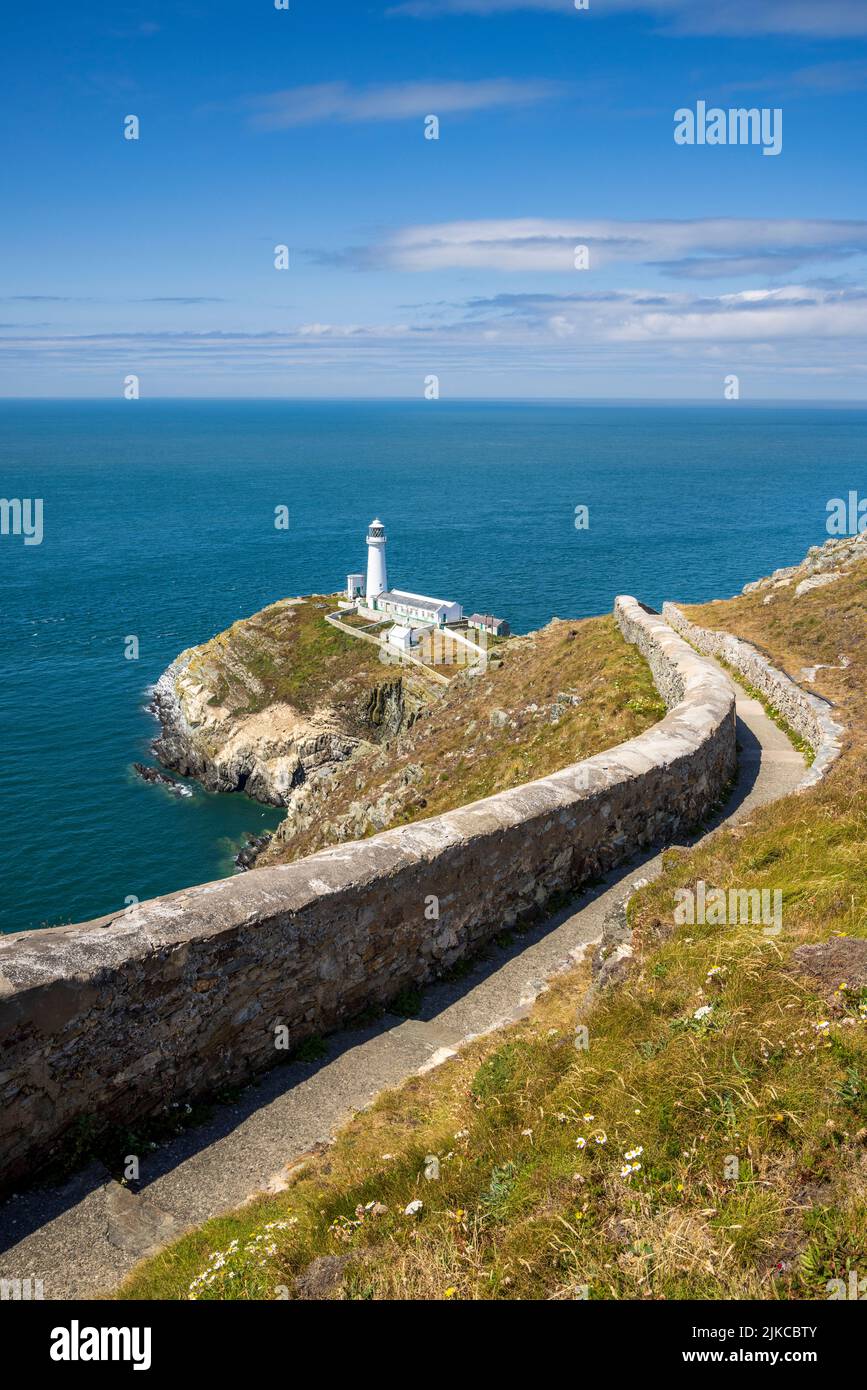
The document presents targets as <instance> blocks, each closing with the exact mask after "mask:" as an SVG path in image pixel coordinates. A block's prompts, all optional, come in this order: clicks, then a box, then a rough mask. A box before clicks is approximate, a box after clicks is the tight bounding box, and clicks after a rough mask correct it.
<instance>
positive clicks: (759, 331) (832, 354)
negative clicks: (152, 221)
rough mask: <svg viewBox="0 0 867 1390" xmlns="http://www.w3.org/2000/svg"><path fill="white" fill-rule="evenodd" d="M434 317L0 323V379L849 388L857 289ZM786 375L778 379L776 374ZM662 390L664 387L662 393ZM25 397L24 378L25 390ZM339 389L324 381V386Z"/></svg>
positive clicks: (670, 295) (607, 295)
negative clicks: (741, 379) (213, 324)
mask: <svg viewBox="0 0 867 1390" xmlns="http://www.w3.org/2000/svg"><path fill="white" fill-rule="evenodd" d="M438 307H439V308H440V309H442V308H445V307H450V308H451V313H450V314H448V315H447V316H446V315H442V316H440V317H439V318H438V319H436V320H434V319H432V318H428V319H425V317H424V315H423V314H422V313H419V315H418V317H417V319H416V320H415V321H412V322H408V321H395V322H391V321H385V322H381V323H376V322H368V323H360V322H351V321H350V322H319V321H312V322H299V323H297V324H295V325H294V326H291V327H287V328H285V329H283V330H280V331H265V332H258V333H250V332H243V331H237V330H232V329H217V330H211V331H204V332H191V331H180V332H177V331H164V332H138V331H133V330H131V331H129V332H126V333H123V332H110V333H89V334H67V333H62V332H56V331H55V332H52V333H48V332H41V331H36V330H35V326H34V328H31V329H30V330H29V331H27V332H21V331H18V332H0V388H2V385H3V383H5V382H6V381H7V380H8V381H10V382H18V381H19V380H20V373H21V371H22V369H23V370H25V371H26V372H27V373H28V374H29V375H30V379H31V380H32V381H34V382H37V383H38V382H42V381H44V380H45V379H46V378H45V372H46V369H47V368H48V367H50V374H49V375H50V377H51V379H52V380H56V373H57V372H58V371H63V373H64V377H65V379H66V380H67V381H68V382H70V383H72V384H74V385H76V386H77V388H78V389H82V390H86V391H89V392H90V393H94V392H95V393H97V394H99V393H101V392H105V393H107V394H109V395H110V394H112V393H114V394H115V395H116V394H117V393H118V391H119V383H120V382H121V381H122V379H123V376H124V375H125V374H126V373H127V372H128V371H130V370H135V371H136V372H138V373H141V374H142V376H143V379H145V380H146V381H147V382H148V384H149V390H150V391H151V393H152V394H153V393H157V394H159V393H163V394H169V395H177V394H181V395H183V394H188V393H190V392H193V393H196V392H197V391H200V390H201V389H202V388H204V389H205V390H206V393H207V392H210V391H211V390H213V389H214V384H215V383H219V384H220V386H221V388H222V391H223V393H227V394H230V395H245V394H272V393H273V394H278V395H281V396H282V395H285V393H286V381H287V376H286V372H287V368H291V377H292V381H293V382H294V383H295V386H296V392H297V393H298V394H302V395H303V394H305V384H306V385H307V389H308V390H309V389H310V387H311V386H312V388H313V390H314V393H316V392H319V393H321V392H322V391H323V390H325V391H326V394H335V389H334V388H335V384H336V383H340V382H343V383H352V389H351V390H347V392H346V394H358V391H359V383H361V382H364V383H365V387H364V389H365V390H367V391H370V392H373V393H374V394H375V393H376V392H377V390H378V389H381V386H382V383H387V386H388V388H389V390H390V391H392V392H396V393H397V394H406V395H416V396H417V395H419V393H420V390H421V386H420V383H421V382H422V380H423V378H424V376H425V375H426V374H427V373H429V372H430V371H436V372H438V373H439V372H444V373H445V374H446V376H447V377H448V375H449V374H454V379H457V380H459V381H461V382H462V383H464V385H465V391H466V388H467V387H469V386H472V387H473V388H474V389H476V390H477V391H479V392H480V393H481V394H494V395H500V394H507V395H508V394H515V392H518V393H519V394H525V395H539V396H545V395H557V394H562V395H571V396H574V395H587V394H593V393H594V389H595V392H596V394H599V391H600V388H601V387H604V391H603V394H609V395H621V396H623V395H626V396H628V395H635V394H637V395H648V394H652V393H653V391H654V390H661V389H663V388H662V387H661V386H659V385H658V383H660V382H662V381H667V383H668V384H667V386H666V387H665V388H664V389H666V390H668V391H669V393H670V394H671V393H673V394H677V395H684V394H686V395H696V394H699V395H700V394H702V392H704V394H705V395H706V394H707V393H708V392H710V393H711V394H712V395H713V397H714V398H718V396H719V392H720V391H721V381H722V374H723V373H724V372H726V371H731V370H735V371H745V372H748V373H749V381H750V383H751V390H752V394H753V396H754V397H755V396H756V395H759V394H762V393H763V394H765V395H770V396H775V395H776V396H780V395H790V396H793V397H796V398H798V399H801V398H802V397H803V396H804V394H805V392H806V393H807V394H809V395H812V396H814V397H815V396H827V397H829V398H833V397H834V396H839V395H841V394H843V395H851V396H853V397H856V398H857V397H859V396H860V395H862V394H863V388H864V384H865V381H867V287H862V286H856V287H851V288H843V289H829V290H819V289H816V288H815V287H811V286H806V285H798V284H791V285H786V286H783V287H780V288H777V289H773V290H761V291H756V290H750V291H743V292H740V293H736V294H724V295H701V294H693V293H689V292H684V291H681V292H659V291H655V290H646V289H623V290H612V291H604V290H602V291H593V290H589V291H586V292H583V291H576V292H573V293H570V294H559V295H558V294H531V293H527V294H497V295H492V296H489V297H487V298H483V297H476V298H473V299H468V300H466V301H464V302H463V303H455V304H453V305H451V306H444V305H439V306H438ZM786 383H789V384H788V385H786ZM675 388H676V389H675ZM37 394H38V389H37ZM338 394H339V391H338Z"/></svg>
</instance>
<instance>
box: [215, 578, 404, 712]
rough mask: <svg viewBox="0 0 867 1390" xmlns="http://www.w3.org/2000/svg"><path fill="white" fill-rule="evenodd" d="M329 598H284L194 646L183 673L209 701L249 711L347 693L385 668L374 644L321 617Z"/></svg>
mask: <svg viewBox="0 0 867 1390" xmlns="http://www.w3.org/2000/svg"><path fill="white" fill-rule="evenodd" d="M335 605H336V600H335V598H334V597H333V596H326V595H320V594H314V595H312V596H311V597H310V598H307V599H305V600H303V601H299V602H293V601H292V600H291V599H283V600H281V601H280V602H279V603H273V604H271V605H270V606H269V607H268V608H264V609H263V610H262V611H261V613H256V614H255V615H254V616H253V617H252V618H242V619H239V621H238V622H236V623H233V624H232V626H231V627H230V628H228V629H227V630H226V631H225V632H221V633H219V634H218V635H217V636H216V637H212V638H211V639H210V641H208V642H205V643H203V644H202V646H201V647H196V648H195V650H194V655H193V658H192V660H191V663H190V669H189V674H190V676H191V677H194V678H198V679H199V680H201V682H202V684H203V685H205V686H207V688H208V689H209V690H211V691H213V698H212V701H211V702H212V703H213V704H219V705H221V706H223V707H224V708H225V709H227V710H228V711H230V712H231V713H233V714H239V715H240V714H250V713H254V712H256V711H258V710H261V709H265V708H267V706H268V705H273V704H280V703H285V704H289V705H292V706H294V708H295V709H297V710H298V711H299V712H300V713H302V714H310V713H312V712H313V711H314V710H315V709H316V707H317V706H318V705H321V704H325V703H327V704H332V703H333V704H335V705H339V704H340V703H341V702H342V701H345V700H347V699H350V698H352V697H353V696H354V695H355V694H356V693H357V691H358V690H359V689H360V688H362V687H366V686H367V685H369V684H370V683H371V681H373V680H380V679H381V678H382V674H383V670H384V669H385V668H384V667H383V666H382V664H381V663H380V661H379V659H378V653H377V651H376V648H375V647H372V646H371V645H370V644H369V643H367V642H361V641H356V640H355V639H354V638H352V637H350V636H349V635H348V634H347V633H344V632H340V631H339V630H338V629H337V628H335V627H332V626H331V624H330V623H327V622H326V621H325V615H326V613H332V612H333V611H334V609H335Z"/></svg>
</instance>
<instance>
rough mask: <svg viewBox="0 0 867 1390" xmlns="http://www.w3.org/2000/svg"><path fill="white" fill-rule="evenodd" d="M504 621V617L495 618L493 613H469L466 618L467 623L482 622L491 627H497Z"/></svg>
mask: <svg viewBox="0 0 867 1390" xmlns="http://www.w3.org/2000/svg"><path fill="white" fill-rule="evenodd" d="M505 621H506V620H505V618H495V617H494V615H493V613H471V614H470V616H469V618H468V619H467V622H468V623H484V624H485V625H486V626H488V625H489V626H491V627H499V626H500V625H501V624H502V623H504V622H505Z"/></svg>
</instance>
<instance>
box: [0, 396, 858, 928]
mask: <svg viewBox="0 0 867 1390" xmlns="http://www.w3.org/2000/svg"><path fill="white" fill-rule="evenodd" d="M865 459H867V411H865V410H862V409H858V408H839V409H838V408H828V409H824V408H822V409H811V408H806V407H805V408H771V407H767V408H759V407H749V406H745V405H744V404H743V403H737V404H735V403H730V404H728V405H727V406H726V407H725V408H723V407H719V408H716V407H687V406H683V407H679V406H639V405H635V406H626V405H623V406H614V405H598V406H596V405H584V404H562V405H561V404H549V403H544V404H520V403H516V404H501V403H451V404H450V403H447V402H444V401H437V402H429V401H424V402H418V403H416V402H411V403H410V402H361V403H359V402H340V403H337V402H322V401H318V402H309V403H298V402H283V401H235V402H210V401H155V402H148V401H118V402H110V403H108V402H103V401H99V402H97V401H87V402H69V401H52V402H44V401H27V402H13V401H5V402H0V461H2V468H0V495H2V496H3V497H7V498H13V497H20V498H27V497H29V498H42V499H43V507H44V538H43V541H42V544H41V545H33V546H25V545H24V544H23V540H22V538H21V537H20V536H17V537H16V536H9V535H7V536H0V602H2V624H0V675H2V681H0V719H2V758H0V790H2V804H3V808H4V824H5V832H4V835H3V839H2V845H0V882H2V896H0V930H2V931H5V932H10V931H19V930H21V929H23V928H29V927H38V926H44V925H54V924H56V923H60V922H75V921H81V920H84V919H86V918H88V917H91V916H96V915H100V914H103V913H107V912H111V911H114V910H116V909H118V908H120V907H122V906H123V905H124V902H125V901H126V900H127V899H128V898H130V897H133V896H134V897H137V898H140V899H142V898H147V897H150V896H153V895H154V894H157V893H164V892H169V891H171V890H174V889H178V888H182V887H185V886H188V885H189V884H192V883H196V882H199V881H202V880H206V879H210V878H216V877H219V876H222V875H225V874H229V873H231V872H233V862H232V861H233V857H234V855H235V853H236V852H237V850H238V849H239V847H240V846H241V845H242V844H243V842H244V838H245V834H246V833H247V832H254V833H255V832H258V831H261V830H263V829H266V828H271V827H273V826H274V825H275V824H276V823H277V822H278V820H279V819H280V812H278V811H275V810H273V809H270V808H266V807H262V806H259V805H258V804H256V803H255V802H251V801H249V800H248V799H247V798H246V797H244V796H240V795H236V796H215V795H210V794H207V793H205V792H204V791H202V790H201V789H200V788H196V789H195V794H194V795H193V796H192V797H189V798H183V799H178V798H173V797H172V796H171V795H169V794H168V793H167V792H166V791H165V790H164V789H162V788H160V787H156V786H152V785H148V784H146V783H144V782H143V781H141V780H140V779H139V778H137V777H136V776H135V775H134V774H133V773H132V771H131V764H132V763H133V762H134V761H136V760H144V761H151V759H150V756H149V743H150V740H151V739H152V738H153V736H154V734H155V733H156V725H155V723H154V720H153V718H152V716H151V715H150V714H149V712H148V709H147V703H148V694H147V692H148V687H149V686H150V685H151V684H152V683H153V682H154V681H155V680H156V679H157V677H158V676H159V675H160V673H161V672H162V671H163V670H164V669H165V667H166V666H167V665H168V664H169V662H170V661H171V660H172V659H173V657H175V656H176V655H177V653H178V652H179V651H181V650H182V649H183V648H185V647H188V646H191V645H192V644H194V643H198V642H202V641H204V640H205V639H207V638H208V637H210V636H212V635H213V634H214V633H215V632H218V631H220V630H221V629H222V628H225V627H226V626H227V625H228V624H230V623H232V622H234V621H235V619H237V618H239V617H242V616H244V615H247V614H250V613H253V612H255V611H256V610H257V609H259V608H261V607H263V606H264V605H265V604H268V603H271V602H273V601H274V600H275V599H278V598H280V597H283V596H286V595H290V594H296V593H305V592H313V591H316V592H330V591H332V590H334V589H336V588H338V587H341V586H342V585H343V583H344V582H345V576H346V574H347V572H348V571H350V570H362V569H364V566H365V546H364V533H365V528H366V526H367V523H368V522H369V521H370V520H371V518H372V517H374V516H376V515H378V516H380V517H382V518H383V520H384V521H385V523H386V525H387V529H388V535H389V542H388V565H389V578H390V581H391V583H392V584H394V585H396V586H400V587H405V588H410V589H415V590H418V591H421V592H422V593H428V594H436V595H439V596H442V597H444V598H449V599H457V600H459V601H460V602H462V603H463V604H464V605H465V607H466V608H468V609H481V610H483V611H487V612H494V613H496V614H498V615H500V616H502V617H506V618H508V619H509V620H510V621H511V623H512V626H513V628H514V629H515V630H517V631H519V632H521V631H527V630H529V629H531V628H533V627H536V626H538V625H540V624H542V623H545V622H547V621H548V620H549V619H550V618H551V617H552V616H554V615H556V616H559V617H582V616H585V615H587V614H593V613H600V612H607V611H609V610H610V608H611V604H612V600H613V598H614V596H615V594H617V593H619V592H620V593H623V592H625V593H633V594H635V595H636V596H638V597H639V598H641V599H642V600H643V601H645V602H648V603H651V604H653V605H654V606H658V605H659V604H660V603H661V602H662V601H663V599H665V598H678V599H683V600H687V601H700V600H704V599H709V598H713V597H720V596H728V595H730V594H732V593H734V592H736V591H737V590H739V589H740V588H741V587H742V585H743V584H744V583H745V582H746V581H747V580H749V579H753V578H755V577H757V576H758V575H761V574H765V573H768V572H769V571H770V570H771V569H774V568H775V567H776V566H778V565H783V564H787V563H792V562H794V561H796V560H799V559H800V558H801V557H802V556H803V554H804V552H805V551H806V549H807V548H808V546H810V545H812V544H815V543H817V542H821V541H823V540H825V539H826V538H827V537H826V533H825V515H826V512H825V507H826V502H827V501H828V499H829V498H830V497H833V496H845V495H846V493H847V492H848V490H849V489H850V488H858V487H859V486H860V488H861V492H862V494H863V491H864V472H865ZM582 505H584V506H587V507H589V517H590V525H589V528H588V529H587V530H583V531H579V530H577V529H576V526H575V509H576V507H579V506H582ZM280 506H285V507H287V508H288V509H289V515H290V525H289V528H288V529H286V530H278V529H277V528H275V525H274V516H275V508H277V507H280ZM129 637H137V638H138V648H139V655H138V659H137V660H128V659H126V656H125V652H126V650H127V649H128V646H129V644H128V642H127V639H128V638H129Z"/></svg>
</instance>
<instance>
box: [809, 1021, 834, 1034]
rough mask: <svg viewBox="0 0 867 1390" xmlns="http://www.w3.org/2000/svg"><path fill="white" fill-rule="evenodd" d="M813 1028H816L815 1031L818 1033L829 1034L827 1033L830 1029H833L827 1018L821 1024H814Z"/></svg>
mask: <svg viewBox="0 0 867 1390" xmlns="http://www.w3.org/2000/svg"><path fill="white" fill-rule="evenodd" d="M813 1027H814V1028H815V1030H816V1032H817V1033H827V1031H828V1029H829V1028H830V1027H831V1025H830V1023H829V1022H828V1020H827V1019H826V1018H824V1019H822V1022H821V1023H814V1024H813Z"/></svg>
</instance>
